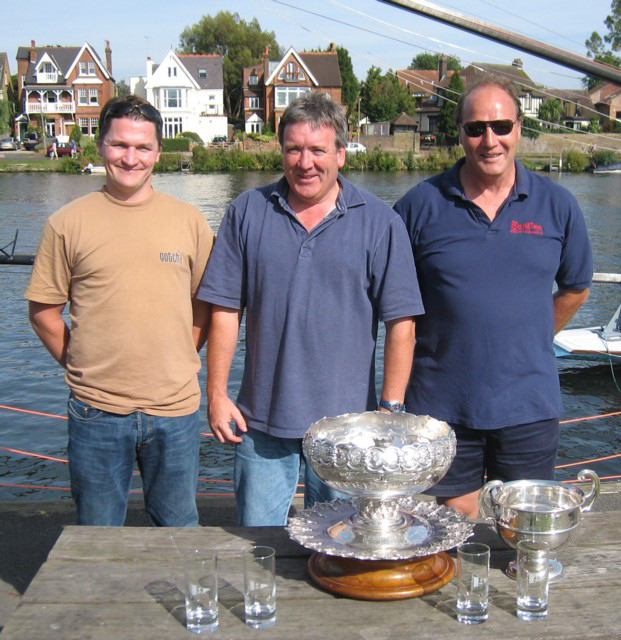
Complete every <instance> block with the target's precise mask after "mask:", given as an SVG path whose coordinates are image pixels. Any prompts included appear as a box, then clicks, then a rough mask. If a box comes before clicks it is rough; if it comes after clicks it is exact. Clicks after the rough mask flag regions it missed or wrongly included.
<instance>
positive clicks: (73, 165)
mask: <svg viewBox="0 0 621 640" xmlns="http://www.w3.org/2000/svg"><path fill="white" fill-rule="evenodd" d="M58 170H59V171H60V173H82V167H81V166H80V161H79V160H78V159H77V158H68V157H64V158H61V159H60V163H59V166H58Z"/></svg>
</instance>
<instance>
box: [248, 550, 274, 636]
mask: <svg viewBox="0 0 621 640" xmlns="http://www.w3.org/2000/svg"><path fill="white" fill-rule="evenodd" d="M275 556H276V552H275V551H274V549H272V547H264V546H254V547H252V549H251V550H250V551H249V552H248V553H247V554H246V555H245V556H244V610H245V614H246V624H247V625H248V626H250V627H253V628H255V629H263V628H265V627H270V626H272V625H273V624H274V623H275V622H276V580H275V568H276V567H275Z"/></svg>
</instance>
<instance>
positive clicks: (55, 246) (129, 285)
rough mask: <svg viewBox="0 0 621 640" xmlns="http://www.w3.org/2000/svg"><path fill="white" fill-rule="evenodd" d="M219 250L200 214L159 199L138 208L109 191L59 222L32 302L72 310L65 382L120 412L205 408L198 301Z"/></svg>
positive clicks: (40, 254)
mask: <svg viewBox="0 0 621 640" xmlns="http://www.w3.org/2000/svg"><path fill="white" fill-rule="evenodd" d="M213 242H214V234H213V232H212V230H211V228H210V227H209V224H208V223H207V221H206V220H205V218H204V216H203V215H202V214H201V212H200V211H198V210H197V209H196V208H194V207H192V206H190V205H188V204H185V203H183V202H181V201H180V200H177V199H176V198H172V197H170V196H167V195H165V194H163V193H160V192H158V191H154V192H153V194H152V195H151V196H150V197H149V198H148V199H147V200H145V201H142V202H139V203H133V204H130V203H125V202H121V201H118V200H115V199H114V198H112V197H110V196H109V195H108V194H107V193H105V192H104V191H103V190H102V191H98V192H96V193H91V194H89V195H87V196H84V197H82V198H79V199H77V200H74V201H73V202H71V203H69V204H68V205H66V206H65V207H63V208H62V209H60V210H58V211H57V212H56V213H54V214H52V215H51V216H50V218H49V219H48V221H47V222H46V224H45V228H44V230H43V235H42V237H41V242H40V244H39V249H38V251H37V257H36V259H35V263H34V267H33V272H32V278H31V281H30V285H29V287H28V289H27V291H26V294H25V297H26V298H28V299H29V300H32V301H34V302H41V303H45V304H63V303H64V302H67V301H69V302H70V307H69V312H70V317H71V337H70V340H69V346H68V349H67V371H66V374H65V379H66V381H67V384H68V385H69V387H70V388H71V390H72V391H73V393H74V394H75V396H76V397H77V398H78V399H80V400H82V401H83V402H86V403H88V404H91V405H93V406H94V407H98V408H100V409H103V410H104V411H109V412H112V413H120V414H128V413H131V412H133V411H143V412H145V413H149V414H153V415H165V416H180V415H187V414H189V413H192V412H193V411H195V410H196V409H197V408H198V405H199V401H200V389H199V385H198V377H197V372H198V371H199V369H200V366H201V365H200V358H199V356H198V354H197V353H196V348H195V346H194V343H193V339H192V296H193V295H194V293H195V292H196V290H197V288H198V285H199V283H200V280H201V277H202V275H203V271H204V270H205V266H206V264H207V259H208V257H209V254H210V252H211V248H212V246H213Z"/></svg>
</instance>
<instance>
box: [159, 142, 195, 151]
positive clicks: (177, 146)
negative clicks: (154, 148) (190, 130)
mask: <svg viewBox="0 0 621 640" xmlns="http://www.w3.org/2000/svg"><path fill="white" fill-rule="evenodd" d="M189 150H190V140H189V138H164V139H163V140H162V151H164V152H165V153H170V152H174V151H189Z"/></svg>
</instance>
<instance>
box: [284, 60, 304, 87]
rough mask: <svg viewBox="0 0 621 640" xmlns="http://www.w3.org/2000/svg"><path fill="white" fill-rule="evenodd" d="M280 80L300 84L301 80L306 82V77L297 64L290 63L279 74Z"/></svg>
mask: <svg viewBox="0 0 621 640" xmlns="http://www.w3.org/2000/svg"><path fill="white" fill-rule="evenodd" d="M278 78H279V79H280V80H284V81H285V82H299V81H300V80H304V78H305V76H304V72H303V71H301V70H300V67H299V66H298V65H297V63H296V62H288V63H287V65H286V66H285V68H284V69H282V70H281V72H280V73H279V74H278Z"/></svg>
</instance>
